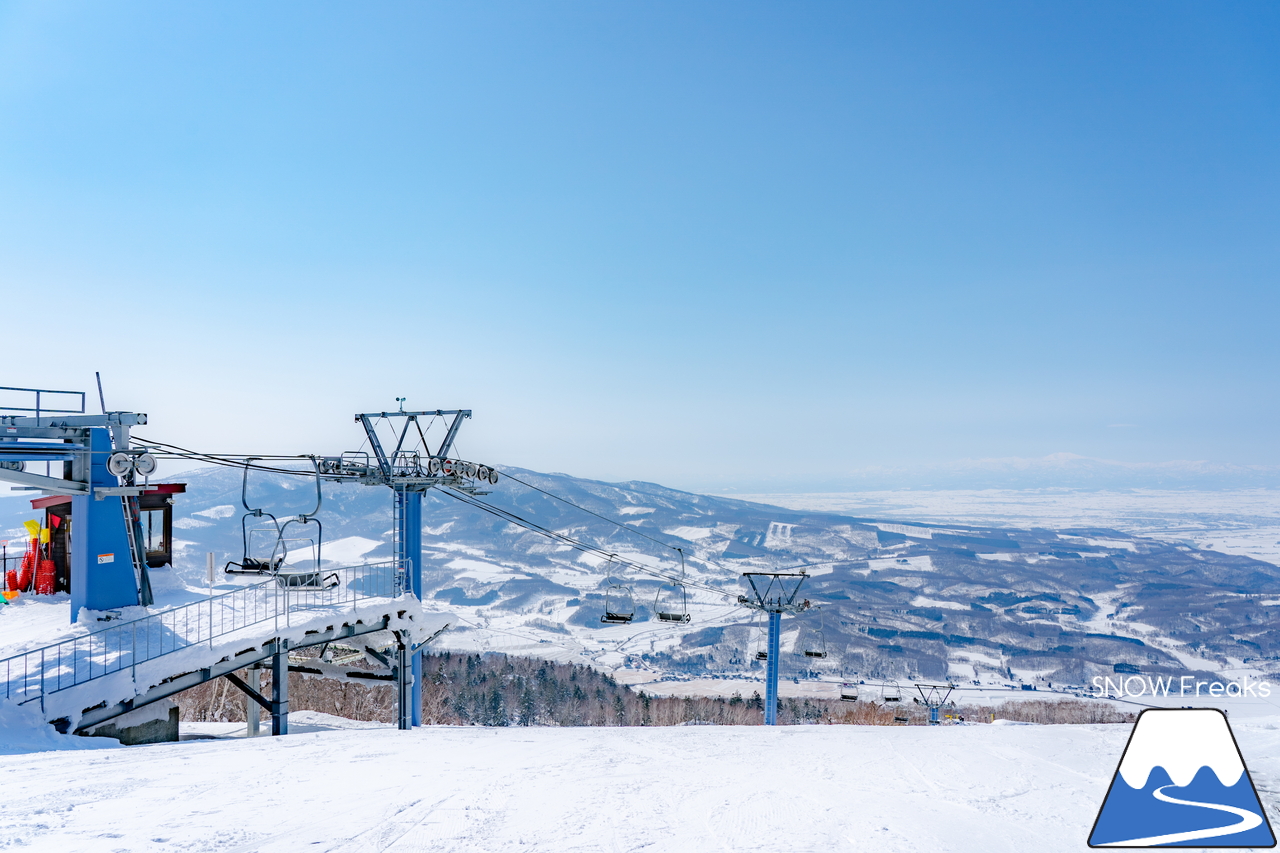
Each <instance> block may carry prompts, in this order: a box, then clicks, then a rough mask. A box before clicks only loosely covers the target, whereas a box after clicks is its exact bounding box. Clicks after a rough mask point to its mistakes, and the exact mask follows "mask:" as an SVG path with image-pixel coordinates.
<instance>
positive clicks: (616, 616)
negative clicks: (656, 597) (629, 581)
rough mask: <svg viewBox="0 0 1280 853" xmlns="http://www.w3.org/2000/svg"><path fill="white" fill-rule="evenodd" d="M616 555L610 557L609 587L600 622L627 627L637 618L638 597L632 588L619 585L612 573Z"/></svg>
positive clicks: (605, 593)
mask: <svg viewBox="0 0 1280 853" xmlns="http://www.w3.org/2000/svg"><path fill="white" fill-rule="evenodd" d="M615 556H617V555H615V554H610V555H609V567H608V569H607V570H610V571H609V574H608V576H607V579H608V580H609V581H610V583H609V587H608V588H607V589H606V590H605V592H604V615H603V616H601V617H600V621H601V622H604V623H605V624H608V625H625V624H627V623H629V622H630V621H631V620H632V619H635V618H636V597H635V596H634V595H633V594H632V592H631V587H629V586H624V585H623V584H621V583H618V582H617V580H616V579H615V578H614V577H613V572H612V571H611V569H612V567H613V558H614V557H615Z"/></svg>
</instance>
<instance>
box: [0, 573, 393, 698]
mask: <svg viewBox="0 0 1280 853" xmlns="http://www.w3.org/2000/svg"><path fill="white" fill-rule="evenodd" d="M404 579H405V572H404V571H403V568H402V566H401V564H400V563H398V562H397V561H395V560H388V561H385V562H378V563H364V564H361V565H358V566H346V567H342V568H335V569H325V570H323V571H302V572H298V571H292V572H281V573H280V574H278V575H273V576H272V577H271V578H270V579H268V580H265V581H262V582H260V583H255V584H252V585H250V586H243V587H239V588H237V589H235V590H232V591H230V592H224V593H221V594H219V595H212V596H209V597H208V598H205V599H201V600H198V601H193V602H191V603H189V604H182V605H178V606H176V607H172V608H170V609H167V610H163V611H161V612H158V613H152V614H151V615H149V616H144V617H143V618H141V619H134V620H131V621H128V622H120V623H118V624H115V625H108V626H106V627H104V628H100V629H98V630H96V631H91V632H89V633H88V634H82V635H80V636H77V637H72V638H70V639H67V640H62V641H60V642H57V643H51V644H50V645H47V646H44V647H42V648H38V649H33V650H31V651H28V652H23V653H22V654H17V655H14V656H12V657H8V658H4V659H0V699H16V700H17V701H19V702H23V703H25V702H29V701H33V700H35V699H39V698H41V697H44V696H47V695H49V694H52V693H57V692H58V691H60V690H66V689H68V688H70V687H75V686H77V685H79V684H84V683H85V682H88V681H92V680H94V679H96V678H102V677H103V676H106V675H111V674H113V673H117V672H122V671H124V670H132V669H134V668H136V667H137V666H139V665H141V664H144V663H146V662H148V661H152V660H155V659H157V658H160V657H163V656H164V655H169V654H173V653H174V652H179V651H182V650H184V649H189V648H193V647H196V646H200V645H206V644H207V645H208V646H209V647H210V648H213V646H214V645H215V644H216V642H217V641H218V640H219V639H220V638H224V637H226V636H228V635H230V634H233V633H235V632H237V631H241V630H243V629H245V628H251V627H260V628H264V629H265V628H267V627H268V626H270V630H271V632H272V633H276V632H280V631H281V630H282V629H287V628H288V627H289V626H290V625H292V624H295V623H296V622H299V621H310V618H307V617H306V616H305V614H307V613H312V614H315V613H319V612H333V613H337V612H341V611H343V610H347V609H352V608H354V607H355V606H356V605H357V604H358V603H359V602H361V601H363V600H367V599H373V598H394V597H396V596H398V595H400V594H401V592H403V591H404V589H405V583H404Z"/></svg>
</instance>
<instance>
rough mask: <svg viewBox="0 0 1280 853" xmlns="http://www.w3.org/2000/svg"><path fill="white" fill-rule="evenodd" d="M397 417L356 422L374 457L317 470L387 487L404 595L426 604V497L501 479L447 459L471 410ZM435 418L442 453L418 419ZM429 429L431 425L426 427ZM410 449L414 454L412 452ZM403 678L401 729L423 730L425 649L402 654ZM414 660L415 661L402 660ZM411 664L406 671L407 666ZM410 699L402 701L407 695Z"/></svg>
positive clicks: (328, 461) (473, 489) (373, 415)
mask: <svg viewBox="0 0 1280 853" xmlns="http://www.w3.org/2000/svg"><path fill="white" fill-rule="evenodd" d="M400 403H401V408H400V410H399V411H395V412H368V413H365V414H360V415H356V416H355V421H356V423H358V424H360V425H361V426H363V427H364V431H365V438H366V440H367V442H368V444H369V447H370V450H371V451H372V455H370V454H369V453H366V452H363V451H358V452H355V453H350V452H349V453H344V454H342V455H341V456H325V457H321V458H320V459H319V460H318V462H317V464H318V466H319V469H320V476H321V477H322V478H324V479H328V480H333V481H336V482H351V481H352V480H355V481H356V482H359V483H361V484H363V485H366V486H388V487H390V488H391V490H392V492H394V495H395V524H394V534H395V558H396V561H397V564H398V566H399V570H400V571H401V572H402V573H403V578H404V583H403V586H404V591H406V592H412V593H413V595H414V596H415V597H417V598H418V599H421V598H422V496H423V495H424V494H425V493H426V492H427V490H428V489H432V488H435V487H437V486H447V487H449V488H451V489H456V490H457V491H460V492H467V493H468V494H479V495H483V494H488V492H483V491H479V490H478V488H477V486H478V485H479V484H480V483H489V484H493V483H497V481H498V474H497V472H496V471H494V470H493V469H491V468H488V467H485V466H482V465H481V466H477V465H474V464H472V463H469V462H463V461H461V460H457V459H450V458H449V451H450V449H452V447H453V442H454V439H456V438H457V437H458V429H459V428H460V427H461V426H462V422H463V420H465V419H467V418H469V417H471V410H470V409H436V410H434V411H425V412H406V411H404V408H403V400H400ZM421 418H425V419H427V420H428V421H431V420H434V419H436V418H440V419H443V420H444V422H445V423H446V428H445V434H444V438H443V439H441V441H440V444H439V446H438V447H436V448H434V449H432V448H431V447H429V446H428V445H427V437H426V432H427V431H424V429H423V426H422V424H421V423H420V421H419V419H421ZM384 421H385V422H387V424H388V427H387V428H385V429H384V435H387V434H388V433H389V435H387V437H388V439H389V440H394V441H395V445H394V446H392V447H391V450H390V452H388V450H387V448H388V446H389V445H388V443H385V442H384V441H383V437H382V436H380V435H379V433H378V425H379V424H380V423H382V422H384ZM429 426H430V424H428V427H429ZM409 448H412V449H409ZM400 657H401V660H400V661H399V672H401V673H406V672H411V673H412V679H411V680H409V679H404V678H402V679H401V682H400V685H399V689H400V691H401V693H402V698H407V699H408V700H409V701H408V702H403V701H402V702H401V703H400V707H401V709H404V708H409V709H410V711H409V719H401V720H400V727H401V728H408V727H409V726H420V725H422V649H421V648H420V647H419V648H416V649H413V650H406V649H403V648H402V649H401V651H400ZM406 657H410V658H411V660H405V659H404V658H406ZM406 664H408V666H406ZM406 692H407V695H404V694H406Z"/></svg>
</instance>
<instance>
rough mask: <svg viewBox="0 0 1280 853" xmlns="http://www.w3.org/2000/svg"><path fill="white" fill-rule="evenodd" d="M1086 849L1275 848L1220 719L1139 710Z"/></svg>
mask: <svg viewBox="0 0 1280 853" xmlns="http://www.w3.org/2000/svg"><path fill="white" fill-rule="evenodd" d="M1089 846H1090V847H1275V846H1276V838H1275V835H1274V834H1273V833H1272V831H1271V824H1270V823H1269V822H1268V821H1267V816H1266V813H1265V812H1264V811H1263V809H1262V804H1261V803H1260V802H1259V801H1258V793H1257V791H1256V790H1255V789H1254V787H1253V780H1252V779H1250V778H1249V771H1248V769H1247V768H1246V767H1245V766H1244V758H1243V757H1242V756H1241V755H1240V747H1239V746H1237V745H1236V740H1235V736H1234V735H1232V733H1231V726H1230V725H1229V724H1228V723H1227V718H1226V715H1224V714H1223V713H1222V712H1221V711H1219V710H1217V709H1216V708H1187V709H1166V708H1157V709H1149V710H1146V711H1143V712H1142V713H1141V714H1139V715H1138V722H1137V723H1135V724H1134V726H1133V733H1132V734H1130V735H1129V743H1128V745H1126V746H1125V749H1124V756H1123V757H1122V758H1121V759H1120V766H1119V767H1118V768H1117V769H1116V774H1115V776H1114V777H1113V778H1112V780H1111V787H1110V789H1108V791H1107V798H1106V799H1105V800H1103V802H1102V808H1101V809H1100V810H1099V811H1098V818H1097V820H1095V821H1094V824H1093V831H1092V832H1091V833H1090V834H1089Z"/></svg>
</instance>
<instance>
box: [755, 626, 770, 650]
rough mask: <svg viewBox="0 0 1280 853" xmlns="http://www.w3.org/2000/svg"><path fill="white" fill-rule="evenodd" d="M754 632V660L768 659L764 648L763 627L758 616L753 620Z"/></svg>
mask: <svg viewBox="0 0 1280 853" xmlns="http://www.w3.org/2000/svg"><path fill="white" fill-rule="evenodd" d="M755 632H756V655H755V657H756V660H768V659H769V652H768V650H767V649H766V648H765V642H764V640H765V632H764V628H762V627H760V619H759V618H758V617H757V619H756V622H755Z"/></svg>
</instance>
